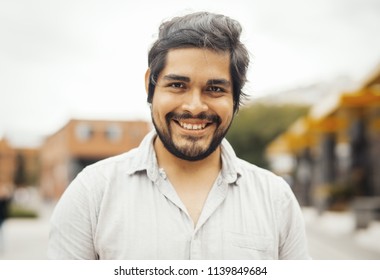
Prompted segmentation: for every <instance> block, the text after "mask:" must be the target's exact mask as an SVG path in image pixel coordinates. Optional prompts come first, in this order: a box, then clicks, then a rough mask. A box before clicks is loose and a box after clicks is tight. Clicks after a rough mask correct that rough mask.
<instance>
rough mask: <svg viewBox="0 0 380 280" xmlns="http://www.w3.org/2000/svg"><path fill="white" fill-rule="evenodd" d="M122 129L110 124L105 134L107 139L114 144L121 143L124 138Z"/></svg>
mask: <svg viewBox="0 0 380 280" xmlns="http://www.w3.org/2000/svg"><path fill="white" fill-rule="evenodd" d="M122 132H123V131H122V129H121V127H120V126H119V125H117V124H110V125H108V126H107V128H106V131H105V134H106V138H107V139H108V140H110V141H112V142H116V141H119V140H120V139H121V136H122Z"/></svg>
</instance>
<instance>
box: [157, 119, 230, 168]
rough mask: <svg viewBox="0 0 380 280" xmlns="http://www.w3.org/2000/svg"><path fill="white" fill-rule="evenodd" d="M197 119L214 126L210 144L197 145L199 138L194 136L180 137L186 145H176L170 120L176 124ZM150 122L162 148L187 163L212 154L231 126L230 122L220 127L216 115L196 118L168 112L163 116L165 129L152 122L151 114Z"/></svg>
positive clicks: (219, 121) (219, 120)
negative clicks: (180, 121)
mask: <svg viewBox="0 0 380 280" xmlns="http://www.w3.org/2000/svg"><path fill="white" fill-rule="evenodd" d="M191 118H192V119H198V120H207V121H209V122H210V123H211V124H215V125H216V130H215V132H214V135H213V137H212V140H211V142H210V144H209V145H208V146H207V147H203V146H201V145H197V143H198V141H199V137H196V136H191V135H187V136H181V137H182V138H183V139H185V140H186V142H187V144H186V145H182V146H179V145H176V143H175V142H174V141H173V135H172V130H171V125H170V122H171V121H172V120H175V121H176V122H178V121H179V120H185V119H191ZM152 122H153V125H154V127H155V129H156V131H157V135H158V137H159V138H160V140H161V142H162V143H163V145H164V147H165V148H166V149H167V150H168V151H169V152H170V153H171V154H173V155H174V156H176V157H178V158H180V159H183V160H187V161H199V160H202V159H205V158H206V157H208V156H209V155H210V154H212V153H213V152H214V151H215V150H216V148H217V147H218V146H219V145H220V143H221V142H222V140H223V138H224V137H225V136H226V134H227V131H228V129H229V127H230V125H231V122H232V121H231V122H230V123H229V125H228V126H227V127H221V126H220V124H221V119H220V117H219V116H217V115H207V114H206V113H201V114H199V115H197V116H192V115H191V114H189V113H184V114H177V113H173V112H170V113H168V114H167V115H166V116H165V122H166V123H165V124H166V128H167V129H165V128H163V127H159V126H158V125H157V123H156V122H155V120H154V116H153V113H152Z"/></svg>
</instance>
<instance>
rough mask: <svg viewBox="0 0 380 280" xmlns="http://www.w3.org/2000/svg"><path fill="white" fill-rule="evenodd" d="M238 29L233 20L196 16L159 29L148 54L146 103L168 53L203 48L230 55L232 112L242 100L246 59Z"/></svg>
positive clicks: (246, 66)
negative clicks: (148, 75)
mask: <svg viewBox="0 0 380 280" xmlns="http://www.w3.org/2000/svg"><path fill="white" fill-rule="evenodd" d="M241 31H242V28H241V25H240V24H239V22H237V21H236V20H233V19H231V18H229V17H227V16H224V15H220V14H213V13H208V12H197V13H192V14H188V15H185V16H183V17H175V18H173V19H172V20H170V21H166V22H163V23H162V24H161V25H160V27H159V34H158V39H157V40H156V41H155V42H154V44H153V46H152V47H151V49H150V51H149V53H148V65H149V68H150V77H149V86H148V102H149V103H151V102H152V99H153V94H154V90H155V87H156V82H157V78H158V75H159V74H160V72H161V71H162V69H163V68H164V67H165V63H166V57H167V54H168V51H169V50H171V49H178V48H188V47H196V48H206V49H210V50H213V51H217V52H229V53H230V72H231V77H232V87H233V100H234V108H233V110H234V112H237V111H238V109H239V106H240V105H241V103H242V99H243V98H244V97H246V95H245V93H243V91H242V88H243V86H244V84H245V82H246V74H247V69H248V65H249V55H248V51H247V49H246V47H245V46H244V45H243V44H242V43H241V41H240V35H241Z"/></svg>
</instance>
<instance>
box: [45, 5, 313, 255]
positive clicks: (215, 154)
mask: <svg viewBox="0 0 380 280" xmlns="http://www.w3.org/2000/svg"><path fill="white" fill-rule="evenodd" d="M240 33H241V27H240V24H239V23H238V22H236V21H235V20H233V19H231V18H229V17H226V16H223V15H217V14H211V13H206V12H202V13H194V14H189V15H186V16H183V17H177V18H174V19H172V20H170V21H167V22H164V23H163V24H162V25H161V26H160V32H159V36H158V39H157V40H156V42H155V43H154V44H153V46H152V48H151V50H150V51H149V55H148V64H149V68H148V70H147V72H146V74H145V84H146V90H147V93H148V103H149V104H150V107H151V114H152V121H153V124H154V128H155V129H154V130H153V131H152V132H151V133H149V134H148V135H147V136H146V137H145V139H144V140H143V141H142V143H141V145H140V146H139V147H138V148H137V149H134V150H132V151H130V152H127V153H125V154H122V155H119V156H116V157H112V158H109V159H106V160H103V161H100V162H98V163H96V164H94V165H91V166H88V167H87V168H85V169H84V170H83V171H82V172H81V173H80V174H79V175H78V177H77V178H76V179H75V180H74V181H73V182H72V183H71V184H70V186H69V187H68V189H67V190H66V191H65V193H64V195H63V196H62V198H61V200H60V201H59V203H58V205H57V207H56V209H55V211H54V214H53V217H52V224H51V225H52V226H51V235H50V242H49V257H50V258H52V259H308V258H309V254H308V250H307V244H306V238H305V230H304V224H303V220H302V214H301V211H300V208H299V205H298V203H297V201H296V199H295V197H294V195H293V193H292V191H291V189H290V187H289V186H288V185H287V184H286V183H285V181H284V180H282V179H281V178H280V177H278V176H276V175H274V174H272V173H270V172H269V171H267V170H263V169H260V168H259V167H257V166H255V165H253V164H250V163H248V162H245V161H243V160H241V159H239V158H237V157H236V155H235V153H234V151H233V149H232V147H231V146H230V145H229V143H228V142H227V140H225V139H224V137H225V135H226V133H227V131H228V128H229V127H230V125H231V122H232V120H233V118H234V115H235V114H236V112H237V110H238V108H239V105H240V103H241V99H242V98H243V96H244V93H243V92H242V88H243V86H244V83H245V81H246V72H247V68H248V64H249V56H248V53H247V50H246V48H245V46H244V45H243V44H242V43H241V42H240Z"/></svg>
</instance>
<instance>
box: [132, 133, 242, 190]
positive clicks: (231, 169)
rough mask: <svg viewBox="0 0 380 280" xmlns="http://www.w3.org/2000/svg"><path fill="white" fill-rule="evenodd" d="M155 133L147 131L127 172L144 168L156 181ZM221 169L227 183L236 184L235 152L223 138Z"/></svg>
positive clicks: (237, 169)
mask: <svg viewBox="0 0 380 280" xmlns="http://www.w3.org/2000/svg"><path fill="white" fill-rule="evenodd" d="M156 136H157V134H156V131H155V130H152V131H151V132H149V133H148V134H147V135H146V136H145V137H144V139H143V140H142V142H141V144H140V146H139V147H138V148H137V153H136V154H135V156H134V158H133V160H132V164H131V165H130V166H128V170H127V173H128V174H133V173H136V172H139V171H144V170H146V172H147V176H148V177H149V179H151V180H152V181H156V180H157V178H158V175H159V167H158V163H157V158H156V152H155V150H154V147H153V141H154V139H155V138H156ZM221 154H222V170H221V175H222V177H223V179H224V180H226V182H227V183H229V184H236V183H237V180H238V178H239V177H240V174H241V172H240V169H239V165H238V164H237V157H236V154H235V152H234V150H233V148H232V147H231V145H230V143H229V142H228V141H227V140H226V139H223V141H222V143H221Z"/></svg>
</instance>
